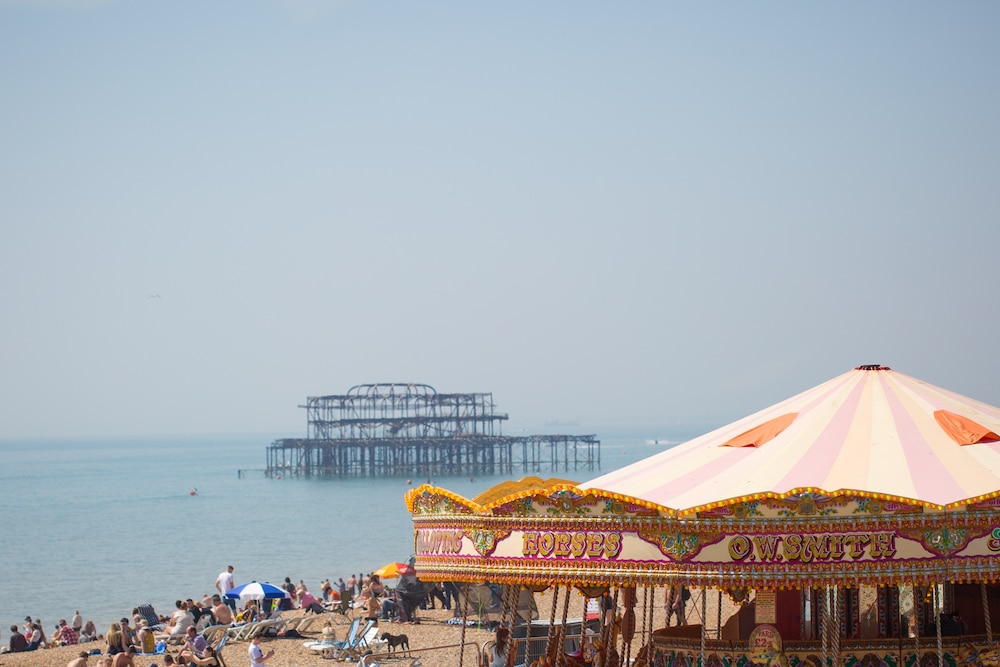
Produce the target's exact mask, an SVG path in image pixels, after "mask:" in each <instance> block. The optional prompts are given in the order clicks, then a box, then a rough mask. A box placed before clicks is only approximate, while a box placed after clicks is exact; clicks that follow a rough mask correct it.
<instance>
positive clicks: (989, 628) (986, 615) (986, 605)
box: [979, 584, 993, 646]
mask: <svg viewBox="0 0 1000 667" xmlns="http://www.w3.org/2000/svg"><path fill="white" fill-rule="evenodd" d="M979 591H980V592H981V593H982V596H983V620H984V621H986V643H987V644H989V645H990V646H993V625H992V624H991V623H990V600H989V596H988V595H987V594H986V584H979Z"/></svg>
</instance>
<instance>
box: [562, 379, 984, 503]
mask: <svg viewBox="0 0 1000 667" xmlns="http://www.w3.org/2000/svg"><path fill="white" fill-rule="evenodd" d="M998 433H1000V408H996V407H993V406H990V405H986V404H984V403H980V402H978V401H974V400H972V399H970V398H966V397H964V396H960V395H958V394H955V393H953V392H950V391H947V390H945V389H941V388H939V387H935V386H933V385H930V384H927V383H926V382H921V381H920V380H917V379H915V378H912V377H909V376H907V375H903V374H901V373H897V372H895V371H892V370H890V369H888V368H886V367H883V366H861V367H859V368H856V369H854V370H852V371H849V372H847V373H844V374H843V375H841V376H839V377H835V378H833V379H832V380H829V381H828V382H825V383H823V384H821V385H819V386H817V387H814V388H812V389H809V390H808V391H804V392H802V393H801V394H799V395H797V396H794V397H792V398H789V399H787V400H785V401H783V402H781V403H778V404H776V405H773V406H771V407H769V408H766V409H764V410H761V411H760V412H757V413H755V414H753V415H750V416H749V417H745V418H743V419H740V420H739V421H736V422H733V423H732V424H729V425H728V426H724V427H722V428H719V429H717V430H715V431H712V432H711V433H708V434H706V435H703V436H701V437H698V438H695V439H694V440H691V441H689V442H687V443H684V444H681V445H678V446H676V447H673V448H671V449H668V450H666V451H663V452H661V453H659V454H656V455H654V456H651V457H649V458H647V459H644V460H642V461H639V462H637V463H634V464H632V465H629V466H626V467H624V468H621V469H620V470H615V471H614V472H609V473H607V474H605V475H601V476H600V477H598V478H596V479H593V480H591V481H589V482H586V483H584V484H580V485H579V488H581V489H602V490H604V491H610V492H611V493H615V494H621V495H623V496H627V497H632V498H638V499H641V500H644V501H646V502H650V503H655V504H657V505H660V506H663V507H668V508H671V509H674V510H677V511H679V512H681V513H689V512H693V511H697V510H699V509H703V508H706V507H707V506H709V505H714V504H719V503H721V502H724V501H726V500H735V499H741V498H752V497H753V496H754V495H755V494H762V493H763V494H767V493H771V494H775V495H778V496H784V495H788V494H790V493H791V492H793V491H794V490H802V489H808V490H812V491H824V492H826V493H831V494H833V493H836V492H840V491H856V492H859V493H860V494H861V495H866V496H872V495H877V496H881V495H882V494H884V495H885V496H888V497H890V498H895V499H907V500H914V501H919V502H920V503H922V504H924V505H928V506H931V507H935V506H936V507H958V506H959V505H963V504H965V502H963V501H972V500H976V501H981V500H985V499H987V498H991V497H996V496H1000V442H998V438H997V435H996V434H998Z"/></svg>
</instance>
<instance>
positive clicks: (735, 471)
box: [406, 366, 1000, 667]
mask: <svg viewBox="0 0 1000 667" xmlns="http://www.w3.org/2000/svg"><path fill="white" fill-rule="evenodd" d="M998 433H1000V408H996V407H992V406H989V405H986V404H983V403H980V402H977V401H975V400H972V399H970V398H966V397H964V396H961V395H959V394H956V393H953V392H951V391H947V390H945V389H941V388H939V387H936V386H933V385H930V384H927V383H926V382H922V381H920V380H917V379H914V378H912V377H909V376H906V375H903V374H901V373H898V372H896V371H893V370H891V369H889V368H887V367H885V366H860V367H858V368H855V369H853V370H851V371H848V372H847V373H844V374H843V375H840V376H838V377H835V378H833V379H832V380H829V381H827V382H825V383H823V384H821V385H819V386H817V387H814V388H812V389H809V390H807V391H805V392H803V393H801V394H798V395H797V396H794V397H792V398H789V399H787V400H785V401H783V402H780V403H778V404H776V405H773V406H771V407H769V408H766V409H764V410H761V411H759V412H757V413H755V414H753V415H750V416H749V417H746V418H744V419H741V420H739V421H736V422H734V423H732V424H729V425H727V426H724V427H722V428H719V429H717V430H715V431H713V432H711V433H708V434H706V435H704V436H701V437H699V438H696V439H694V440H691V441H689V442H687V443H684V444H682V445H678V446H676V447H672V448H670V449H666V450H664V451H661V452H659V453H658V454H656V455H654V456H652V457H649V458H647V459H645V460H642V461H640V462H637V463H635V464H632V465H629V466H626V467H624V468H621V469H619V470H615V471H613V472H610V473H607V474H604V475H602V476H600V477H597V478H596V479H593V480H590V481H587V482H584V483H574V482H571V481H568V480H541V479H538V478H529V479H525V480H521V481H520V482H507V483H504V484H501V485H499V486H497V487H494V488H493V489H490V490H488V491H486V492H484V493H483V494H481V495H479V496H477V497H476V498H473V499H466V498H464V497H462V496H460V495H457V494H455V493H451V492H449V491H447V490H445V489H441V488H438V487H434V486H430V485H425V486H421V487H419V488H415V489H412V490H411V491H410V492H409V493H408V494H407V495H406V503H407V507H408V508H409V511H410V513H411V515H412V519H413V524H414V533H415V554H416V567H417V570H418V571H419V572H420V575H421V578H422V579H424V580H427V581H452V582H465V583H466V584H468V585H479V586H481V585H483V584H489V585H492V586H494V587H498V588H500V589H502V590H504V591H505V593H504V595H505V596H506V598H507V599H509V600H510V601H511V605H510V609H511V610H513V609H515V608H516V606H517V605H516V604H515V601H516V600H517V599H518V598H519V595H520V594H521V593H522V592H523V591H525V590H530V591H543V590H546V589H548V595H549V596H550V597H551V598H552V600H551V611H550V612H549V619H548V629H547V632H546V638H545V639H546V642H545V650H544V652H543V653H544V655H542V656H540V657H538V658H534V657H533V656H531V655H527V656H523V655H519V656H518V658H519V662H524V663H525V664H531V663H532V662H535V663H537V664H551V665H555V666H561V665H571V664H578V663H580V664H590V665H601V667H618V665H621V664H634V665H664V666H670V667H693V666H696V665H699V664H700V665H703V666H706V667H707V666H711V667H749V665H751V664H756V665H781V666H786V665H787V666H788V667H806V666H808V667H838V666H842V667H933V666H934V665H937V666H938V667H944V665H947V666H948V667H960V666H962V665H966V666H969V667H971V666H972V665H985V666H989V667H995V666H998V665H1000V658H998V655H1000V654H998V650H997V645H996V644H995V643H994V638H993V630H992V624H991V616H992V615H996V614H997V613H1000V590H998V588H997V582H998V580H1000V436H998V435H997V434H998ZM459 585H460V586H461V585H462V584H459ZM687 590H693V596H692V597H691V598H690V600H688V602H687V604H688V605H689V609H688V613H687V614H686V616H685V620H688V621H692V619H693V622H692V623H690V624H686V625H667V626H665V627H659V628H654V627H653V619H654V609H655V608H656V606H657V605H660V604H661V602H659V600H663V599H665V598H666V599H669V597H670V596H671V595H673V596H675V599H676V596H680V595H683V596H684V599H687V593H686V591H687ZM594 599H602V600H605V601H609V602H610V603H609V604H608V605H607V608H609V609H610V610H611V611H610V612H609V613H608V614H606V615H602V616H601V620H599V621H598V622H597V629H596V636H595V637H594V638H593V639H592V640H591V641H589V642H588V641H587V640H586V638H585V637H584V635H583V633H582V632H581V640H582V641H583V642H584V643H585V644H587V646H586V649H587V650H586V651H575V652H573V653H567V650H566V649H565V647H566V635H565V633H566V626H567V618H568V616H569V613H570V611H571V607H572V611H573V616H580V617H581V618H586V615H585V612H586V610H587V609H588V607H586V605H587V604H588V601H593V600H594ZM577 605H580V606H579V607H577ZM602 608H603V607H602ZM692 611H693V612H694V613H693V614H692V613H691V612H692ZM517 618H518V617H517V614H515V613H513V611H512V613H510V614H505V615H504V616H503V619H502V622H503V623H507V624H509V625H510V628H511V630H514V629H515V627H514V626H515V624H516V623H517V622H518V621H517ZM605 618H607V619H608V620H607V622H604V619H605ZM668 623H669V616H668ZM588 634H589V633H588ZM515 636H516V634H515ZM522 658H523V659H522ZM533 658H534V659H533ZM508 664H509V665H513V664H515V656H514V654H513V653H512V654H511V655H510V657H509V659H508Z"/></svg>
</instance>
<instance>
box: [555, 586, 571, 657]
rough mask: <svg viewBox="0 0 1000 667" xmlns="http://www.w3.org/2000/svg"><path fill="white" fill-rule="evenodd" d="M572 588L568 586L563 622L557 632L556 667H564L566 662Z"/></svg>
mask: <svg viewBox="0 0 1000 667" xmlns="http://www.w3.org/2000/svg"><path fill="white" fill-rule="evenodd" d="M572 590H573V589H572V588H570V587H569V586H567V587H566V597H565V598H564V599H563V612H562V624H561V626H560V628H559V630H558V631H557V632H556V650H557V651H558V654H557V655H556V664H555V667H562V666H563V664H564V663H565V662H566V618H567V617H568V616H569V599H570V597H571V596H570V591H572Z"/></svg>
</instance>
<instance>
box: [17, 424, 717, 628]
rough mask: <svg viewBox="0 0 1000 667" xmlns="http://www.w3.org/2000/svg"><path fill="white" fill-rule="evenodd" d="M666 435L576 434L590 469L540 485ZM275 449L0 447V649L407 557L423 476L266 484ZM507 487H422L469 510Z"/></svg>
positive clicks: (98, 441)
mask: <svg viewBox="0 0 1000 667" xmlns="http://www.w3.org/2000/svg"><path fill="white" fill-rule="evenodd" d="M676 431H677V429H674V430H673V432H671V433H669V434H664V432H663V431H662V430H658V429H656V428H652V427H651V428H650V430H648V431H644V430H643V429H641V428H640V429H636V428H631V429H620V430H619V431H618V432H617V433H610V434H602V433H600V432H598V431H595V430H588V431H587V432H588V433H595V434H596V435H597V437H598V438H599V439H600V440H601V469H600V470H594V471H589V470H580V471H575V472H574V471H563V470H559V471H544V470H543V471H542V472H541V473H540V474H541V475H542V476H543V477H545V476H553V477H562V478H569V479H575V480H577V481H581V482H582V481H586V480H588V479H592V478H594V477H597V476H598V475H600V474H601V473H602V472H607V471H610V470H614V469H617V468H619V467H621V466H623V465H626V464H629V463H632V462H634V461H638V460H640V459H643V458H645V457H647V456H652V455H653V454H655V453H657V452H659V451H662V450H663V449H664V448H667V447H670V446H673V445H674V444H676V443H678V442H681V441H684V440H687V439H688V438H690V437H693V436H694V435H698V433H697V432H695V433H687V434H684V433H678V432H676ZM701 432H704V431H701ZM276 437H283V436H274V437H272V436H269V435H242V434H241V435H232V436H220V435H211V436H172V437H165V436H157V437H129V438H124V437H121V438H66V439H32V438H25V439H6V440H0V460H2V461H3V465H2V466H0V511H2V512H3V515H4V518H3V522H2V524H0V525H3V534H2V538H0V636H2V639H0V642H2V643H3V644H4V645H5V644H6V643H7V639H8V637H9V628H10V626H11V625H18V626H21V625H23V622H24V618H25V617H26V616H31V617H32V618H34V619H38V618H40V619H42V622H43V624H44V625H43V627H44V628H45V630H46V633H47V634H51V632H52V630H53V629H54V627H55V625H56V623H57V622H58V621H59V620H60V619H66V620H67V621H69V620H70V619H71V618H72V616H73V613H74V611H76V610H79V612H80V614H81V615H82V616H83V618H84V620H88V619H90V620H93V621H94V623H95V624H96V625H97V628H98V631H99V632H101V633H102V634H103V633H106V632H107V630H108V628H109V626H110V624H111V623H112V622H113V621H117V620H119V619H120V618H122V617H123V616H128V617H131V612H132V610H133V608H135V607H137V606H138V605H140V604H151V605H153V608H154V609H155V610H156V611H157V613H160V614H169V613H171V612H172V611H173V610H174V608H175V606H174V603H175V601H176V600H178V599H187V598H192V599H195V600H200V599H201V597H202V596H203V595H204V594H205V593H209V594H211V593H215V581H216V577H217V576H218V574H219V573H220V572H221V571H223V570H224V569H225V568H226V567H227V566H229V565H232V566H233V568H234V570H235V571H234V577H235V579H236V582H237V584H239V583H245V582H249V581H267V582H271V583H276V584H278V583H281V582H283V581H284V580H285V577H288V578H290V579H291V580H292V581H293V582H298V581H299V580H302V581H304V582H305V583H306V585H307V586H308V588H309V590H311V591H313V592H315V593H319V589H320V583H321V582H322V581H323V580H324V579H330V581H331V582H334V583H335V582H336V581H337V579H339V578H343V579H345V580H346V579H347V578H348V577H349V576H350V575H351V574H352V573H353V574H355V575H358V574H361V573H369V572H371V571H373V570H375V569H378V568H379V567H381V566H383V565H385V564H387V563H391V562H397V561H398V562H406V561H408V560H409V559H410V557H411V556H412V555H413V550H414V542H413V523H412V520H411V517H410V514H409V513H408V512H407V509H406V503H405V501H404V496H405V494H406V492H407V490H409V489H410V488H413V487H415V486H419V485H420V484H422V483H425V482H427V481H428V479H427V478H426V477H425V478H421V479H415V478H409V479H408V478H406V477H380V478H352V479H304V478H293V477H289V478H282V479H271V478H267V477H266V476H265V475H264V474H263V469H264V467H265V464H266V459H267V453H266V451H267V446H268V445H269V444H270V443H271V442H272V441H273V440H274V439H275V438H276ZM240 471H244V472H243V474H242V475H241V474H240ZM521 476H522V475H521V474H518V473H515V474H514V475H501V476H487V477H468V476H456V477H441V478H434V479H431V480H429V481H430V482H431V483H433V484H434V485H436V486H440V487H443V488H445V489H447V490H449V491H452V492H454V493H457V494H460V495H463V496H465V497H467V498H472V497H474V496H476V495H477V494H479V493H480V492H482V491H484V490H486V489H488V488H490V487H492V486H494V485H496V484H498V483H500V482H502V481H506V480H508V479H512V478H513V479H517V478H519V477H521ZM418 576H419V572H418Z"/></svg>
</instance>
